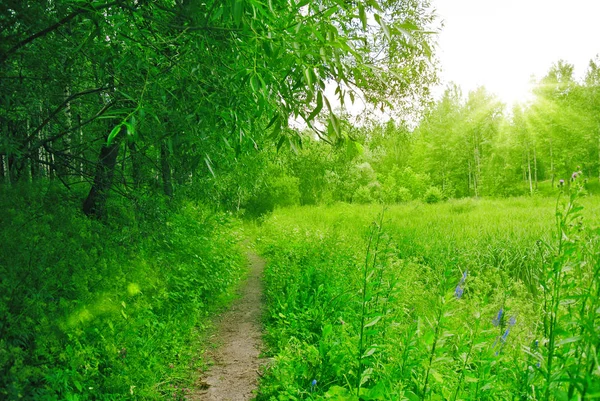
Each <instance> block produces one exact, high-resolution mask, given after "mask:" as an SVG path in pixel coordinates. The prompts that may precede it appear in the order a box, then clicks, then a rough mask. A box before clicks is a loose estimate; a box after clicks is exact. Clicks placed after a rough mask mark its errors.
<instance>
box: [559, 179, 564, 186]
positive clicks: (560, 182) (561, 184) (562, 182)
mask: <svg viewBox="0 0 600 401" xmlns="http://www.w3.org/2000/svg"><path fill="white" fill-rule="evenodd" d="M564 185H565V180H562V179H561V180H558V186H559V187H563V186H564Z"/></svg>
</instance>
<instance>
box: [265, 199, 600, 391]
mask: <svg viewBox="0 0 600 401" xmlns="http://www.w3.org/2000/svg"><path fill="white" fill-rule="evenodd" d="M579 205H581V206H583V209H582V210H580V209H579ZM557 211H558V212H559V213H558V214H557V213H556V212H557ZM599 221H600V212H599V208H598V200H597V198H592V197H581V198H576V197H573V198H570V197H569V196H567V195H565V196H563V198H562V199H561V201H560V202H558V203H557V200H556V199H551V198H515V199H509V200H460V201H449V202H446V203H442V204H437V205H426V204H422V203H409V204H405V205H399V206H393V207H389V208H387V209H385V210H384V209H383V208H382V207H381V206H376V205H372V206H356V205H346V204H339V205H333V206H328V207H325V206H319V207H298V208H289V209H282V210H278V211H276V212H275V213H274V214H273V215H271V216H270V217H269V218H267V219H266V220H265V221H264V222H263V224H262V226H261V227H260V230H259V235H258V239H257V242H258V244H259V249H260V251H261V253H262V254H263V255H264V256H265V257H266V258H267V260H268V266H267V270H266V272H265V282H266V296H267V302H268V312H267V316H266V327H267V334H266V338H267V342H268V345H269V347H270V348H269V349H270V352H271V354H272V355H273V357H274V359H275V362H274V364H273V365H272V366H271V367H270V368H269V369H268V372H267V374H266V376H265V377H264V379H263V380H262V385H261V391H260V394H259V396H258V399H259V400H271V399H277V400H284V399H285V400H288V399H290V400H292V399H333V400H358V399H363V400H376V399H380V400H384V399H385V400H390V399H409V400H425V399H432V400H448V399H450V400H458V399H472V400H475V399H519V400H529V399H531V400H537V399H540V400H541V399H543V400H549V399H556V400H570V399H582V398H585V399H593V398H599V397H600V369H599V367H598V350H599V349H600V340H599V338H600V329H599V320H600V319H599V314H600V301H599V295H600V282H599V279H598V273H599V268H600V266H599V257H598V256H599V250H600V247H599V243H598V230H597V229H594V227H596V226H597V225H598V222H599ZM559 232H560V233H561V234H560V235H559V234H558V233H559Z"/></svg>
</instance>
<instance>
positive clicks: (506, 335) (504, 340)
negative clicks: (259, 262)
mask: <svg viewBox="0 0 600 401" xmlns="http://www.w3.org/2000/svg"><path fill="white" fill-rule="evenodd" d="M509 333H510V328H507V329H506V331H505V332H504V334H502V337H500V341H502V342H506V338H507V337H508V334H509Z"/></svg>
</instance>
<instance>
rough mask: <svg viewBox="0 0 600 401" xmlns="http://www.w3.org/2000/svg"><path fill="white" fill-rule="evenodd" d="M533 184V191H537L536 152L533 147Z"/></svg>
mask: <svg viewBox="0 0 600 401" xmlns="http://www.w3.org/2000/svg"><path fill="white" fill-rule="evenodd" d="M533 183H534V185H535V190H536V191H537V189H538V170H537V152H536V150H535V145H534V146H533Z"/></svg>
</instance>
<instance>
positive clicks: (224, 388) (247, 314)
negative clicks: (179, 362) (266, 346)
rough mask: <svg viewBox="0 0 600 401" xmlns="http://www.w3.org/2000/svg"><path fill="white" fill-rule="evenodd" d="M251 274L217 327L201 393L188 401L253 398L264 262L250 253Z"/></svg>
mask: <svg viewBox="0 0 600 401" xmlns="http://www.w3.org/2000/svg"><path fill="white" fill-rule="evenodd" d="M248 260H249V262H250V273H249V275H248V279H247V281H246V282H245V283H243V284H242V287H241V288H240V290H239V294H240V297H239V298H238V299H236V300H235V301H234V303H233V305H232V306H231V309H230V310H228V311H227V312H225V313H224V314H223V316H222V318H221V320H220V322H219V323H218V326H217V332H216V333H217V334H216V342H217V345H218V346H219V348H217V349H216V350H215V351H213V352H211V356H212V359H213V360H214V365H213V366H212V367H211V368H210V370H209V371H208V372H206V374H205V375H204V377H203V378H202V380H201V382H200V384H199V385H200V387H203V389H202V390H198V392H197V393H196V394H193V395H192V396H190V397H188V399H189V400H199V401H246V400H251V399H253V398H254V393H253V391H254V390H256V387H257V379H258V369H259V367H260V361H259V359H258V355H259V352H260V348H261V331H260V315H261V311H262V308H261V307H262V304H261V302H262V299H261V297H262V283H261V280H260V277H261V274H262V270H263V267H264V264H265V263H264V261H263V260H262V259H261V258H260V257H259V256H257V255H256V254H254V253H252V252H249V253H248Z"/></svg>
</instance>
